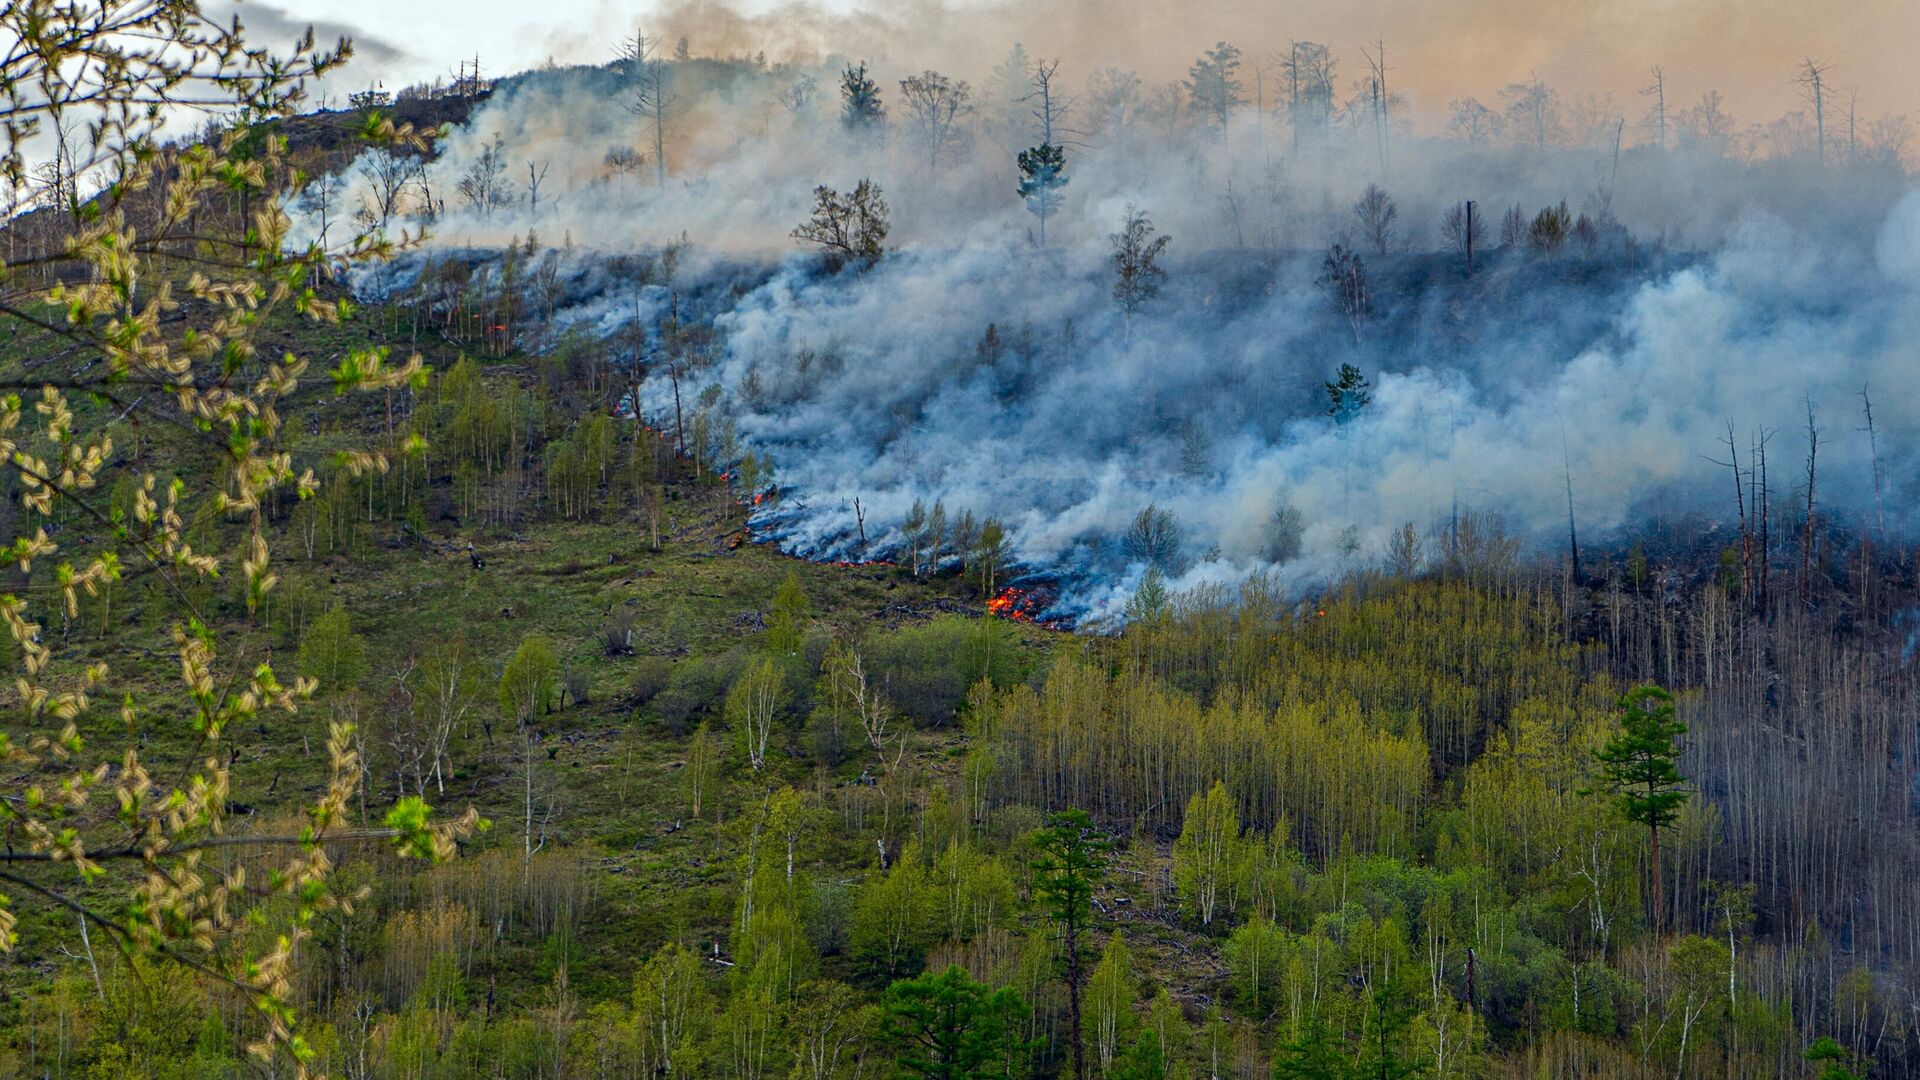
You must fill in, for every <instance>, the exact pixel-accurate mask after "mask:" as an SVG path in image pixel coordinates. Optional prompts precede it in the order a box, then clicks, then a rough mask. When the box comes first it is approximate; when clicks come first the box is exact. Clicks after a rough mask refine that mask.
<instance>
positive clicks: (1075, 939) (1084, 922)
mask: <svg viewBox="0 0 1920 1080" xmlns="http://www.w3.org/2000/svg"><path fill="white" fill-rule="evenodd" d="M1034 846H1035V848H1036V849H1037V850H1038V851H1039V856H1038V857H1037V858H1035V859H1034V860H1033V864H1032V865H1033V870H1034V874H1035V877H1034V886H1033V887H1034V893H1035V896H1036V898H1037V899H1038V900H1039V901H1040V904H1041V909H1042V911H1043V912H1044V913H1045V914H1046V917H1047V918H1048V919H1049V920H1050V921H1051V922H1052V923H1053V924H1054V925H1055V926H1057V927H1058V928H1059V930H1060V935H1061V941H1062V943H1063V944H1064V946H1065V960H1066V965H1067V1045H1068V1047H1069V1048H1070V1050H1071V1052H1072V1054H1073V1075H1074V1080H1086V1076H1087V1060H1086V1043H1085V1041H1084V1039H1083V1037H1082V1035H1081V1030H1080V988H1081V984H1082V982H1084V979H1083V978H1082V975H1081V968H1082V967H1083V964H1082V962H1081V956H1080V951H1081V938H1082V937H1084V936H1085V935H1086V933H1087V931H1088V929H1089V928H1090V927H1091V926H1092V921H1093V889H1094V886H1095V885H1097V884H1098V883H1099V881H1100V878H1101V875H1102V874H1104V873H1105V871H1106V856H1107V851H1108V849H1109V848H1110V847H1111V846H1112V844H1111V843H1110V842H1109V841H1108V840H1107V838H1106V837H1104V836H1101V835H1100V834H1099V833H1098V832H1097V831H1095V829H1094V827H1093V818H1091V817H1089V816H1088V814H1087V812H1086V811H1085V810H1062V811H1060V812H1058V813H1056V814H1054V815H1052V817H1050V818H1049V819H1048V822H1047V827H1046V828H1044V829H1042V830H1040V832H1039V833H1038V834H1036V835H1035V837H1034Z"/></svg>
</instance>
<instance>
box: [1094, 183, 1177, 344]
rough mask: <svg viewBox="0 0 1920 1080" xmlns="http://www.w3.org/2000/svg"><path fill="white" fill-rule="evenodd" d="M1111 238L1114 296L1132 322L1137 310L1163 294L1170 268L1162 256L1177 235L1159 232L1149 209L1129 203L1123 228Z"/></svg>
mask: <svg viewBox="0 0 1920 1080" xmlns="http://www.w3.org/2000/svg"><path fill="white" fill-rule="evenodd" d="M1107 239H1108V240H1109V241H1110V242H1111V243H1112V244H1113V270H1114V280H1113V300H1114V303H1116V304H1119V305H1120V311H1121V313H1122V314H1123V315H1124V316H1125V317H1126V319H1127V320H1128V321H1129V322H1131V320H1132V318H1133V315H1134V313H1135V312H1137V311H1139V310H1140V309H1141V308H1142V307H1143V306H1145V305H1146V303H1147V302H1148V301H1149V300H1152V299H1153V298H1154V297H1156V296H1158V295H1160V286H1161V285H1162V284H1163V283H1164V282H1165V281H1166V278H1167V272H1166V271H1165V270H1164V269H1162V268H1161V267H1160V263H1159V260H1160V256H1161V254H1162V253H1163V252H1165V251H1166V250H1167V245H1168V244H1169V243H1171V242H1172V239H1173V238H1172V237H1170V236H1167V235H1165V234H1163V233H1156V232H1155V231H1154V229H1153V222H1152V220H1150V219H1149V218H1148V217H1147V213H1146V211H1144V210H1140V209H1137V208H1135V207H1134V206H1133V205H1132V204H1131V203H1129V204H1128V206H1127V209H1126V213H1125V216H1124V217H1122V218H1121V222H1120V231H1119V232H1117V233H1113V234H1112V235H1110V236H1108V237H1107Z"/></svg>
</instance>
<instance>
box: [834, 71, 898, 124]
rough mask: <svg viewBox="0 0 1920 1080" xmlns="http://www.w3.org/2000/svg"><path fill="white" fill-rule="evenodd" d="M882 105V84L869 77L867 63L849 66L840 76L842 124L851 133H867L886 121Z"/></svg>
mask: <svg viewBox="0 0 1920 1080" xmlns="http://www.w3.org/2000/svg"><path fill="white" fill-rule="evenodd" d="M886 115H887V110H886V106H884V105H882V104H881V103H880V84H879V83H877V82H874V81H873V79H872V78H871V77H869V76H868V75H867V62H866V61H864V60H862V61H861V62H860V64H859V65H858V66H855V65H852V64H849V65H847V70H846V71H844V72H842V73H841V75H840V123H841V124H842V125H844V126H845V127H846V128H847V130H849V131H865V130H867V129H868V128H872V127H875V126H878V125H879V123H880V122H881V121H882V120H884V119H886Z"/></svg>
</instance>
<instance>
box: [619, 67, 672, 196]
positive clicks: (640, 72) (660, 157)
mask: <svg viewBox="0 0 1920 1080" xmlns="http://www.w3.org/2000/svg"><path fill="white" fill-rule="evenodd" d="M659 51H660V39H659V38H657V37H650V36H648V35H647V33H646V32H645V31H637V32H635V33H634V35H633V36H632V37H630V38H628V39H627V40H626V41H623V42H621V44H620V59H621V60H622V61H623V62H624V63H625V65H626V75H627V112H629V113H631V114H633V115H634V116H635V117H638V118H639V120H640V122H641V124H642V126H643V127H645V128H648V129H651V131H652V134H653V170H654V182H655V183H656V184H658V185H659V186H661V187H665V186H666V184H667V125H668V124H669V123H670V122H671V120H672V117H673V110H674V106H675V105H676V104H678V102H679V97H678V95H676V94H675V93H674V92H673V67H672V66H671V65H669V64H668V63H667V62H666V61H665V60H663V59H661V58H660V57H659V56H657V55H656V54H657V53H658V52H659Z"/></svg>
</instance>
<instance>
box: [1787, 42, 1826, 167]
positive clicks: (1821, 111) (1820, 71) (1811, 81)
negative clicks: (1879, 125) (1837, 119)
mask: <svg viewBox="0 0 1920 1080" xmlns="http://www.w3.org/2000/svg"><path fill="white" fill-rule="evenodd" d="M1827 71H1828V67H1827V65H1825V64H1816V63H1814V61H1813V58H1812V57H1808V58H1807V59H1805V60H1803V61H1801V63H1800V74H1798V75H1796V76H1794V79H1793V81H1794V82H1795V83H1797V84H1799V86H1800V96H1802V97H1804V98H1805V99H1806V100H1807V103H1808V104H1809V105H1812V106H1813V130H1814V135H1815V138H1816V139H1818V140H1819V153H1820V164H1822V165H1825V164H1826V163H1827V99H1828V98H1829V97H1831V96H1832V94H1833V91H1832V90H1831V89H1829V88H1828V87H1827Z"/></svg>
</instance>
